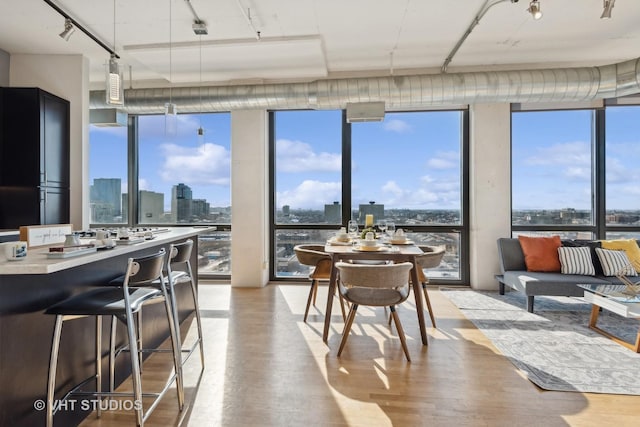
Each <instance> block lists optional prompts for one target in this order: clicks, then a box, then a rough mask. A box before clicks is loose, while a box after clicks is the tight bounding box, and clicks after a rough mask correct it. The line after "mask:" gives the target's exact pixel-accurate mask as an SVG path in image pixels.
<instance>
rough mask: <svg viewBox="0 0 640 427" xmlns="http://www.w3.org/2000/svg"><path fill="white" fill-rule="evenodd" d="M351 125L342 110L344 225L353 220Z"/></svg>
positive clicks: (345, 112) (345, 111) (344, 111)
mask: <svg viewBox="0 0 640 427" xmlns="http://www.w3.org/2000/svg"><path fill="white" fill-rule="evenodd" d="M352 212H353V207H352V206H351V123H347V110H342V224H343V225H344V226H345V227H346V226H347V223H348V222H349V220H350V219H351V215H352Z"/></svg>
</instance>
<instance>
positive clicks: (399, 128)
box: [382, 119, 411, 133]
mask: <svg viewBox="0 0 640 427" xmlns="http://www.w3.org/2000/svg"><path fill="white" fill-rule="evenodd" d="M382 126H383V129H384V130H388V131H390V132H398V133H405V132H409V131H410V130H411V126H410V125H409V123H407V122H405V121H404V120H398V119H391V120H385V121H384V123H383V124H382Z"/></svg>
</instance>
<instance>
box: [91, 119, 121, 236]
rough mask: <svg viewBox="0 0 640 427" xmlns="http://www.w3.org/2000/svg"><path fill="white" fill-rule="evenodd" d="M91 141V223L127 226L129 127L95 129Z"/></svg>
mask: <svg viewBox="0 0 640 427" xmlns="http://www.w3.org/2000/svg"><path fill="white" fill-rule="evenodd" d="M89 141H90V145H89V180H90V186H89V200H90V205H89V208H90V215H91V216H90V218H91V220H90V221H91V224H126V222H127V216H128V214H127V207H128V204H127V200H126V198H125V197H126V194H127V176H128V172H127V171H128V165H129V158H128V149H127V147H128V140H127V127H124V126H123V127H98V126H91V127H90V129H89ZM123 196H125V197H123Z"/></svg>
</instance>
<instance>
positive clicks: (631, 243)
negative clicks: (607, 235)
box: [600, 239, 640, 272]
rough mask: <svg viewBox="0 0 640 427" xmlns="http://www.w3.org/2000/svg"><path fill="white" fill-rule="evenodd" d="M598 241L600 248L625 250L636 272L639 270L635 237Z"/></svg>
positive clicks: (639, 249)
mask: <svg viewBox="0 0 640 427" xmlns="http://www.w3.org/2000/svg"><path fill="white" fill-rule="evenodd" d="M600 243H601V244H602V249H614V250H620V249H622V250H623V251H625V252H626V254H627V258H629V261H630V262H631V264H632V265H633V267H634V268H635V269H636V272H640V248H639V247H638V243H637V242H636V240H635V239H618V240H601V241H600Z"/></svg>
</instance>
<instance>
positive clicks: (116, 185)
mask: <svg viewBox="0 0 640 427" xmlns="http://www.w3.org/2000/svg"><path fill="white" fill-rule="evenodd" d="M121 200H122V180H121V179H120V178H95V179H94V180H93V185H92V186H91V187H90V188H89V201H90V203H91V205H92V212H91V219H92V222H98V223H100V222H103V223H108V222H114V221H115V220H116V218H119V217H120V216H121V215H122V201H121Z"/></svg>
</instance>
